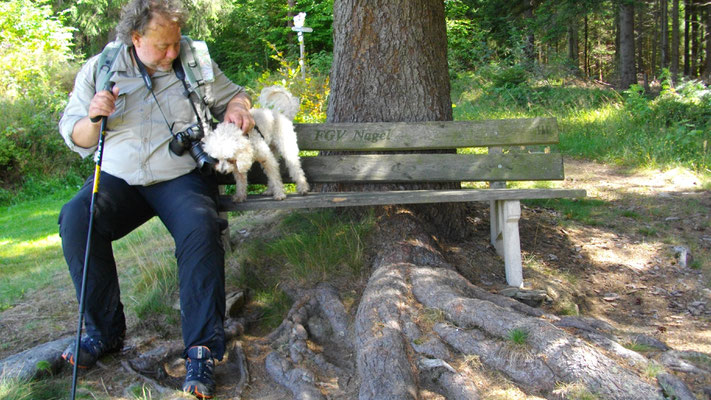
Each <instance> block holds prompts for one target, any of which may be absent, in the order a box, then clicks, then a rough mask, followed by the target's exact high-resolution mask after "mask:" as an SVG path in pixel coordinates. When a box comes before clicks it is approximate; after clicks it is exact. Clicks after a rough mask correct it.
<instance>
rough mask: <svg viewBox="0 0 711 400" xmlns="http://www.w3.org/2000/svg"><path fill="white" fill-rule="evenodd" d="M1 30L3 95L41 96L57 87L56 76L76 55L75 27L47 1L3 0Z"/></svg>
mask: <svg viewBox="0 0 711 400" xmlns="http://www.w3.org/2000/svg"><path fill="white" fill-rule="evenodd" d="M0 32H2V34H1V35H2V36H0V37H1V38H2V46H0V97H1V98H2V99H3V100H5V101H13V100H16V99H19V98H24V99H28V98H29V99H36V98H40V99H41V98H44V96H45V95H46V94H47V93H48V92H52V91H55V90H56V89H57V88H56V86H55V85H56V83H55V81H54V77H55V76H57V75H58V72H59V71H61V70H62V69H64V68H66V65H67V62H68V61H69V60H70V59H71V58H72V54H71V37H72V29H71V28H67V27H65V26H64V25H63V24H62V21H61V19H60V18H59V17H57V16H55V15H53V13H52V9H51V7H50V6H49V5H47V2H45V1H32V0H9V1H3V2H0Z"/></svg>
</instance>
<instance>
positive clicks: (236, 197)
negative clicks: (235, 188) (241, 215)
mask: <svg viewBox="0 0 711 400" xmlns="http://www.w3.org/2000/svg"><path fill="white" fill-rule="evenodd" d="M245 200H247V194H246V193H245V194H237V193H235V194H234V195H232V201H234V202H235V203H242V202H243V201H245Z"/></svg>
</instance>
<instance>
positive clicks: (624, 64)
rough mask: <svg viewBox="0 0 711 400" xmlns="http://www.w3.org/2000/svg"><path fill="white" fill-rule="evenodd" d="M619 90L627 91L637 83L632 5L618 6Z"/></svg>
mask: <svg viewBox="0 0 711 400" xmlns="http://www.w3.org/2000/svg"><path fill="white" fill-rule="evenodd" d="M619 42H620V50H619V63H620V88H621V89H627V88H629V87H630V85H632V84H634V83H637V71H636V69H635V65H634V4H632V3H623V4H621V5H620V30H619Z"/></svg>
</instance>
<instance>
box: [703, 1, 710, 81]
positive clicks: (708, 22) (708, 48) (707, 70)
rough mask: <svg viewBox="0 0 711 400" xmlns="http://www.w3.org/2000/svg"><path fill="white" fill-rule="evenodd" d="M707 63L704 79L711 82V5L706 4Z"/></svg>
mask: <svg viewBox="0 0 711 400" xmlns="http://www.w3.org/2000/svg"><path fill="white" fill-rule="evenodd" d="M705 8H706V24H705V25H706V57H705V59H706V62H705V64H704V79H705V80H706V83H709V82H711V3H708V2H707V3H706V7H705Z"/></svg>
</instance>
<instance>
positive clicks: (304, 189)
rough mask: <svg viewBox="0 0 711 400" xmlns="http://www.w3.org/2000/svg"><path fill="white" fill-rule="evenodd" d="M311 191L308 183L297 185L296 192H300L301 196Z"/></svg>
mask: <svg viewBox="0 0 711 400" xmlns="http://www.w3.org/2000/svg"><path fill="white" fill-rule="evenodd" d="M310 189H311V188H310V187H309V184H308V183H306V182H299V183H297V184H296V191H297V192H299V194H306V193H308V192H309V190H310Z"/></svg>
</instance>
